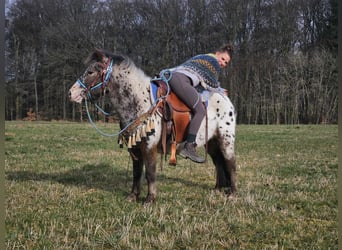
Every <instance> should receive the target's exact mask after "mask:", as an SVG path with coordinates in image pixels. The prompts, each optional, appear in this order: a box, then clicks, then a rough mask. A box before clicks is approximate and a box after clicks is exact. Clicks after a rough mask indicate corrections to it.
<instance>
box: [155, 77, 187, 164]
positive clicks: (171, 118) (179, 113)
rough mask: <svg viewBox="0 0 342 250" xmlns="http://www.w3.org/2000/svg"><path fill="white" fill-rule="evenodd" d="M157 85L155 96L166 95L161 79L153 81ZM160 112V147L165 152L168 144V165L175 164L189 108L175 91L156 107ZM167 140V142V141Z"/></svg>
mask: <svg viewBox="0 0 342 250" xmlns="http://www.w3.org/2000/svg"><path fill="white" fill-rule="evenodd" d="M153 82H154V83H155V84H156V85H157V86H158V90H157V98H159V97H161V96H166V95H167V84H166V83H165V82H164V81H162V80H154V81H153ZM158 111H159V112H160V113H161V114H162V116H163V118H162V120H163V122H162V140H161V147H162V150H163V153H164V156H165V154H166V152H167V151H168V150H167V147H168V146H170V159H169V164H170V165H176V164H177V159H176V151H177V144H178V143H181V142H182V141H184V140H185V137H186V134H187V128H188V125H189V122H190V119H191V113H190V112H191V109H190V108H189V107H188V106H186V105H185V104H184V103H183V101H181V100H180V99H179V98H178V97H177V96H176V95H175V93H173V92H172V91H170V93H169V94H168V95H167V96H166V98H165V99H164V100H163V102H162V103H161V105H159V107H158ZM168 142H169V143H168Z"/></svg>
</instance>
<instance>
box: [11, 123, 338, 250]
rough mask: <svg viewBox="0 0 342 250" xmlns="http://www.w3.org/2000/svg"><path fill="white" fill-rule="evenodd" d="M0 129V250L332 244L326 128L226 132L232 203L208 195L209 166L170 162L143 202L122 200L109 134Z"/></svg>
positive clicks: (123, 184) (123, 173)
mask: <svg viewBox="0 0 342 250" xmlns="http://www.w3.org/2000/svg"><path fill="white" fill-rule="evenodd" d="M101 127H102V128H104V129H106V131H110V132H114V131H118V128H117V126H116V125H113V124H102V125H101ZM5 128H6V130H5V178H6V179H5V186H6V221H5V223H6V231H7V234H6V246H7V249H337V248H338V241H337V144H338V128H337V126H336V125H319V126H314V125H305V126H304V125H299V126H285V125H282V126H247V125H238V126H237V138H236V156H237V165H238V169H237V185H238V196H237V197H236V198H234V199H230V198H227V197H226V196H225V195H224V194H223V193H220V192H218V191H214V190H213V187H214V184H215V172H214V168H213V165H212V164H211V162H209V163H208V164H202V165H200V164H194V163H191V162H189V161H186V160H182V159H179V160H178V165H177V166H176V167H172V166H168V165H167V164H165V165H164V169H163V171H160V170H159V169H158V170H159V171H158V184H157V185H158V198H157V202H156V203H154V204H152V205H150V206H148V207H144V206H143V205H142V204H141V202H138V203H129V202H126V201H125V198H126V195H128V193H129V191H130V188H131V176H132V174H131V168H132V166H131V161H129V157H128V153H127V151H126V150H125V149H120V148H119V147H118V145H117V142H116V138H105V137H102V136H101V135H99V134H98V133H97V132H96V131H95V130H94V129H93V128H92V127H91V126H90V125H89V124H87V123H68V122H6V123H5ZM202 153H203V151H202ZM143 183H144V185H143V187H144V188H143V193H142V196H143V197H142V198H144V196H145V195H146V185H145V180H144V182H143Z"/></svg>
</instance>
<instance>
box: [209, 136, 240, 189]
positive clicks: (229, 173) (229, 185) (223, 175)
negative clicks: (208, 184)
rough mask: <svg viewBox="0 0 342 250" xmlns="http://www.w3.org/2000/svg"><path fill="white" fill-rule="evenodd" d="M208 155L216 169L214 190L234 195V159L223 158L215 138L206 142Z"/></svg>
mask: <svg viewBox="0 0 342 250" xmlns="http://www.w3.org/2000/svg"><path fill="white" fill-rule="evenodd" d="M208 154H209V155H210V156H211V158H212V160H213V163H214V165H215V168H216V184H215V189H218V190H225V191H226V192H227V193H228V194H229V195H230V194H235V193H236V191H237V188H236V163H235V157H234V156H233V157H231V158H229V159H228V158H226V157H225V156H224V153H223V152H222V148H221V147H220V144H219V140H218V139H217V138H213V139H211V140H210V141H209V142H208Z"/></svg>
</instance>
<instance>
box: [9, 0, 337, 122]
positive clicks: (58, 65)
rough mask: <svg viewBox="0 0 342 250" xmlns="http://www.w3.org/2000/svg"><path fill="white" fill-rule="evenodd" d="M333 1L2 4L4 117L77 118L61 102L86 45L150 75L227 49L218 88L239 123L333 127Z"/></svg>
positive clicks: (79, 112)
mask: <svg viewBox="0 0 342 250" xmlns="http://www.w3.org/2000/svg"><path fill="white" fill-rule="evenodd" d="M337 4H338V2H337V0H59V1H54V0H16V1H11V2H9V1H6V6H5V7H6V12H5V13H6V25H5V26H6V27H5V38H6V41H5V42H6V43H5V58H6V81H5V105H6V106H5V116H6V117H5V118H6V120H17V119H24V118H25V117H27V116H28V115H29V114H28V112H31V114H32V113H34V114H35V115H36V117H37V119H42V120H51V119H64V120H75V121H79V120H82V119H84V118H85V117H84V109H83V108H82V105H79V104H73V103H71V102H69V100H68V94H67V92H68V89H69V88H70V86H71V85H72V84H73V83H74V82H75V80H76V79H77V78H78V77H79V76H80V75H81V74H82V73H83V71H84V70H85V65H84V64H83V61H84V59H85V58H86V57H87V55H88V54H89V53H90V52H91V51H92V50H93V49H94V48H95V47H96V48H104V49H106V50H109V51H117V52H120V53H123V54H126V55H128V56H129V57H130V58H132V59H133V61H134V62H135V63H136V64H137V66H138V67H140V68H142V69H143V70H144V71H145V72H146V74H148V75H150V76H151V77H153V76H154V75H155V73H158V72H159V71H160V70H161V69H164V68H171V67H174V66H176V65H178V64H180V63H182V62H184V61H185V60H186V59H188V58H189V57H191V56H194V55H196V54H199V53H208V52H213V51H214V50H215V49H216V48H218V47H220V46H221V45H223V44H225V43H231V44H233V46H234V55H233V58H232V61H231V63H230V65H229V67H228V69H225V70H223V72H222V73H221V76H220V82H221V85H222V87H224V88H226V89H228V92H229V97H230V98H231V100H232V102H233V103H234V104H235V107H236V110H237V119H238V123H245V124H298V123H304V124H308V123H312V124H318V123H337V103H338V99H337V98H338V95H337V67H336V58H337V16H338V15H337ZM103 102H104V103H105V101H103ZM106 105H107V106H108V104H106ZM94 112H95V111H94ZM95 114H96V113H95ZM96 115H97V114H96ZM96 117H97V119H103V117H101V116H99V115H97V116H96Z"/></svg>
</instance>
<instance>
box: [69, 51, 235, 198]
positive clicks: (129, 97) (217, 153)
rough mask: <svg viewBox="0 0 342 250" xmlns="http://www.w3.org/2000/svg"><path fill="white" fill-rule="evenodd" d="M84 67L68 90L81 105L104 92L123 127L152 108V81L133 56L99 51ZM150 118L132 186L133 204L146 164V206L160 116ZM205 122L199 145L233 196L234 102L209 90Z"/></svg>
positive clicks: (135, 155) (136, 154)
mask: <svg viewBox="0 0 342 250" xmlns="http://www.w3.org/2000/svg"><path fill="white" fill-rule="evenodd" d="M86 64H87V65H88V67H87V69H86V70H85V72H84V74H83V75H82V76H81V77H80V79H78V80H77V81H76V82H75V83H74V84H73V85H72V87H71V88H70V90H69V97H70V100H71V101H73V102H76V103H81V102H82V101H83V100H84V99H87V98H88V99H89V96H91V98H92V99H94V100H96V99H97V98H98V97H100V96H101V93H102V92H103V91H104V90H105V91H106V92H107V96H109V98H110V100H111V102H112V104H113V109H114V110H113V111H115V113H116V114H118V116H119V119H120V123H121V127H125V126H126V127H127V125H128V124H130V123H131V122H132V121H135V120H137V119H139V117H142V116H143V115H144V114H146V113H147V112H148V111H149V110H151V107H152V106H153V103H154V101H153V98H152V96H151V79H152V78H151V77H149V76H147V75H146V74H145V73H144V72H143V71H142V70H141V69H140V68H138V67H137V66H136V65H135V64H134V62H133V61H132V60H131V59H130V58H128V57H126V56H123V55H120V54H113V53H110V52H107V51H104V50H98V49H96V50H95V51H94V52H93V53H91V54H90V55H89V57H88V58H87V60H86ZM109 67H110V70H109ZM100 85H101V86H100ZM151 116H152V117H151V118H152V120H153V122H154V124H155V127H154V133H153V134H150V135H149V136H148V139H145V140H142V141H141V142H140V143H138V144H137V145H136V146H135V147H133V148H132V149H131V155H132V161H133V183H132V189H131V192H130V194H129V196H128V200H130V201H136V200H137V199H138V197H139V195H140V193H141V177H142V175H143V168H144V166H145V178H146V180H147V186H148V190H147V196H146V199H145V202H146V203H151V202H153V201H155V199H156V198H157V188H156V172H157V165H158V164H157V162H158V160H157V159H158V157H157V156H158V152H160V143H161V134H162V117H161V115H160V113H158V112H153V113H152V114H151ZM205 120H206V119H204V120H203V121H202V124H201V127H200V130H199V132H198V134H197V137H196V143H197V145H198V147H201V146H205V145H207V153H208V154H209V155H210V157H211V158H212V161H213V163H214V165H215V170H216V184H215V188H216V189H220V190H224V191H225V192H226V193H227V194H228V195H234V194H235V193H236V191H237V188H236V162H235V151H234V142H235V126H236V116H235V109H234V106H233V104H232V103H231V101H230V99H229V98H228V97H227V96H226V95H224V94H222V93H220V92H211V93H210V96H209V99H208V106H207V120H208V124H207V126H206V122H205ZM206 127H207V129H208V130H207V132H206ZM206 133H207V135H206Z"/></svg>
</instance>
